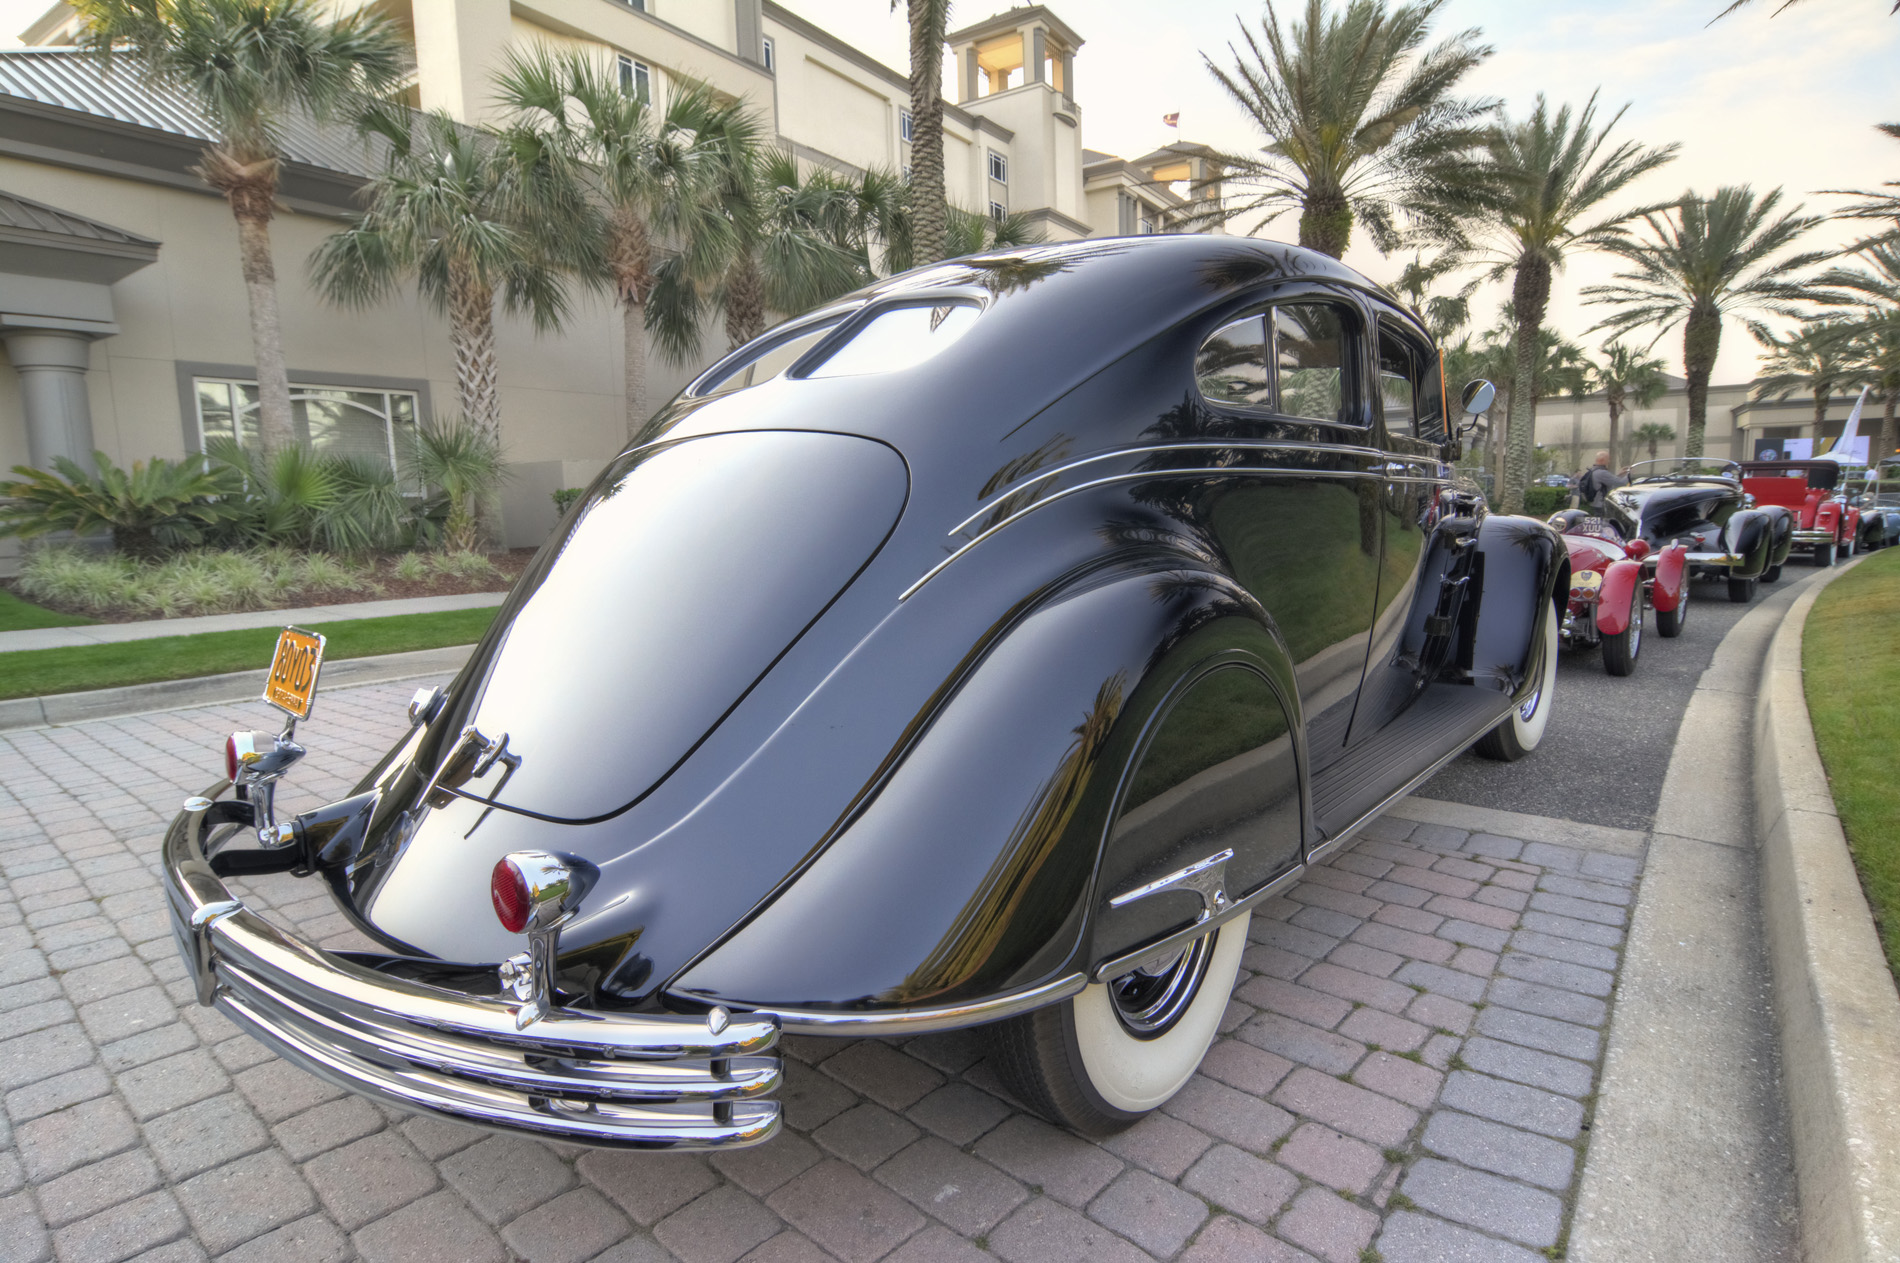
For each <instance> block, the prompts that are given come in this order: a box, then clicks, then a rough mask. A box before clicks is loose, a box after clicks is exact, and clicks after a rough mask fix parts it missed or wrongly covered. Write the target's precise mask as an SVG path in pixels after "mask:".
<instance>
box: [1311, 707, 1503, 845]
mask: <svg viewBox="0 0 1900 1263" xmlns="http://www.w3.org/2000/svg"><path fill="white" fill-rule="evenodd" d="M1510 706H1511V702H1510V698H1509V697H1508V696H1506V695H1505V694H1503V693H1498V692H1493V691H1492V690H1490V689H1484V688H1477V687H1473V686H1471V685H1455V684H1434V685H1432V686H1431V687H1430V688H1428V689H1426V690H1425V692H1424V693H1423V694H1421V695H1420V697H1419V699H1418V700H1417V701H1416V702H1414V703H1412V705H1411V706H1410V707H1408V708H1407V709H1406V711H1405V713H1404V714H1402V715H1400V716H1399V717H1398V718H1397V719H1394V720H1393V721H1392V722H1391V723H1389V724H1387V725H1386V726H1385V727H1383V728H1381V729H1379V731H1377V732H1375V733H1373V734H1372V735H1371V736H1370V737H1367V738H1366V739H1365V740H1364V741H1361V742H1359V743H1358V744H1357V745H1354V746H1350V747H1348V748H1347V750H1346V752H1345V753H1344V754H1343V755H1341V756H1340V757H1339V758H1337V759H1335V760H1334V761H1333V762H1332V763H1330V764H1329V765H1327V766H1326V767H1325V768H1322V769H1320V770H1318V771H1317V772H1316V773H1315V774H1314V777H1313V822H1314V824H1315V825H1316V826H1317V827H1318V829H1319V831H1320V833H1321V834H1323V835H1324V836H1325V837H1326V838H1328V839H1329V840H1331V839H1336V838H1339V837H1342V836H1344V834H1345V833H1346V832H1347V831H1348V830H1349V829H1356V828H1358V827H1359V826H1360V825H1361V824H1363V823H1364V822H1365V821H1366V820H1368V819H1370V818H1371V817H1373V816H1375V815H1377V814H1378V812H1379V811H1380V810H1381V809H1382V808H1383V807H1384V806H1385V805H1386V804H1387V803H1389V802H1391V801H1392V800H1393V799H1394V798H1396V797H1398V796H1400V795H1402V794H1404V793H1406V792H1408V791H1409V790H1410V788H1411V787H1412V786H1414V785H1417V784H1419V783H1421V782H1422V781H1423V780H1424V779H1425V778H1426V777H1428V776H1429V775H1430V774H1431V773H1432V772H1435V771H1437V770H1438V768H1440V767H1442V766H1443V765H1444V764H1445V763H1448V762H1450V761H1451V760H1452V759H1453V758H1456V757H1457V756H1458V755H1460V754H1462V753H1464V750H1465V748H1466V747H1467V746H1469V745H1470V744H1471V743H1472V742H1473V741H1476V740H1477V739H1478V738H1479V737H1481V736H1483V735H1484V734H1485V733H1486V732H1489V731H1490V730H1491V729H1492V728H1494V727H1496V726H1497V725H1498V724H1499V723H1500V722H1501V721H1502V720H1503V719H1504V718H1505V716H1507V715H1509V714H1510ZM1447 749H1449V750H1450V751H1451V753H1450V754H1446V753H1445V751H1446V750H1447ZM1394 785H1403V786H1405V788H1404V789H1401V790H1399V791H1398V793H1394V792H1393V788H1392V787H1393V786H1394Z"/></svg>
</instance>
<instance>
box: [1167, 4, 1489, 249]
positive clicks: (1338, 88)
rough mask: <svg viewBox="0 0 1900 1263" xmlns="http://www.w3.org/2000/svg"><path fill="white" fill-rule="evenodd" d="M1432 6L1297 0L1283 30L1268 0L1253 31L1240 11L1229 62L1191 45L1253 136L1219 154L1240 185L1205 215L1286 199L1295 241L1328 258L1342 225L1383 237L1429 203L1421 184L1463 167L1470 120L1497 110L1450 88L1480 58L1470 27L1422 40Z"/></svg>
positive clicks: (1384, 242)
mask: <svg viewBox="0 0 1900 1263" xmlns="http://www.w3.org/2000/svg"><path fill="white" fill-rule="evenodd" d="M1444 3H1445V0H1419V2H1418V3H1411V4H1401V5H1399V6H1398V7H1397V8H1395V9H1390V10H1388V9H1387V8H1386V4H1385V0H1348V2H1347V4H1346V7H1345V9H1344V11H1343V12H1333V13H1328V12H1327V10H1326V5H1325V4H1324V2H1323V0H1307V2H1306V10H1305V13H1304V16H1303V17H1301V18H1299V19H1297V20H1295V21H1294V22H1292V23H1291V25H1290V26H1289V27H1288V28H1287V29H1286V30H1284V31H1283V30H1282V29H1281V23H1280V17H1279V14H1278V13H1277V12H1276V11H1275V10H1274V7H1273V3H1272V0H1267V13H1266V20H1265V21H1263V22H1262V23H1261V24H1260V25H1261V30H1260V35H1259V36H1256V35H1255V34H1254V32H1252V31H1251V30H1249V29H1247V26H1246V23H1245V22H1242V23H1241V29H1240V33H1241V38H1242V39H1243V40H1244V41H1245V42H1246V51H1245V52H1244V53H1243V52H1242V51H1241V50H1240V49H1238V48H1236V47H1234V46H1233V45H1232V44H1229V45H1228V51H1229V52H1230V53H1232V54H1233V60H1234V66H1233V69H1232V70H1231V71H1229V70H1223V69H1222V68H1221V67H1220V66H1219V65H1217V64H1215V62H1214V59H1213V58H1211V57H1209V56H1207V55H1206V54H1205V53H1203V54H1202V55H1201V60H1202V61H1204V62H1206V63H1207V68H1208V70H1209V71H1211V72H1212V73H1213V75H1214V78H1215V80H1216V81H1217V82H1219V84H1220V85H1221V87H1222V88H1224V89H1225V90H1226V91H1227V94H1228V95H1229V96H1231V97H1232V98H1233V99H1234V101H1235V102H1236V103H1237V104H1238V105H1239V106H1240V108H1241V109H1242V110H1243V111H1245V112H1246V114H1247V115H1248V117H1249V118H1250V119H1251V120H1252V122H1253V125H1254V127H1255V128H1256V129H1258V131H1259V132H1260V133H1261V135H1262V136H1263V137H1265V139H1266V145H1265V148H1264V149H1263V150H1261V151H1259V152H1258V153H1239V154H1224V155H1222V156H1221V159H1220V161H1221V163H1222V165H1223V166H1224V168H1225V175H1224V177H1223V178H1224V180H1225V182H1226V184H1227V186H1228V187H1237V188H1241V189H1248V190H1251V192H1248V193H1243V194H1242V195H1241V197H1240V198H1239V200H1238V201H1237V202H1235V203H1231V204H1230V205H1228V206H1226V207H1223V208H1218V209H1217V211H1216V212H1215V214H1216V215H1217V217H1218V218H1220V219H1223V220H1231V219H1235V218H1238V217H1241V216H1248V215H1254V214H1260V213H1263V212H1264V213H1265V214H1266V215H1267V216H1268V217H1269V218H1272V217H1276V216H1278V215H1279V214H1281V213H1282V212H1284V211H1287V210H1290V209H1292V208H1293V207H1295V206H1297V207H1299V210H1300V238H1299V240H1300V244H1301V245H1302V246H1305V247H1307V248H1308V249H1311V250H1318V251H1320V252H1321V253H1323V254H1329V255H1331V256H1332V257H1334V258H1339V257H1340V256H1342V255H1343V254H1345V252H1346V246H1347V245H1348V244H1349V243H1350V242H1351V240H1352V230H1353V226H1354V224H1355V223H1363V224H1364V225H1365V226H1366V228H1367V229H1368V230H1369V231H1370V232H1371V233H1372V237H1373V240H1374V242H1375V243H1377V244H1378V246H1379V247H1380V249H1382V250H1386V249H1391V248H1392V247H1394V246H1396V245H1397V244H1398V228H1397V225H1396V224H1395V222H1394V220H1395V218H1396V215H1397V213H1398V212H1399V211H1400V210H1401V209H1404V210H1405V211H1406V212H1407V213H1408V214H1412V215H1424V214H1429V212H1430V208H1431V207H1432V206H1434V205H1435V204H1436V200H1435V199H1433V198H1430V197H1427V196H1426V195H1425V194H1426V192H1427V190H1428V189H1429V188H1431V187H1433V186H1435V185H1438V184H1446V183H1448V184H1451V185H1454V186H1456V185H1458V184H1460V183H1461V182H1463V181H1464V180H1465V179H1466V178H1467V176H1468V174H1469V171H1468V168H1469V165H1470V163H1469V153H1470V150H1471V149H1472V147H1473V146H1474V145H1476V144H1477V143H1478V140H1479V137H1480V130H1479V122H1480V120H1481V119H1482V118H1483V117H1484V116H1485V115H1486V114H1489V113H1490V112H1491V111H1492V110H1494V109H1495V108H1496V103H1495V102H1494V101H1490V100H1468V99H1465V98H1461V97H1455V96H1453V95H1452V90H1453V89H1454V88H1455V87H1456V86H1457V85H1458V81H1459V80H1460V79H1462V78H1464V76H1465V74H1466V73H1467V72H1468V71H1470V70H1471V69H1472V68H1473V67H1474V66H1476V65H1478V63H1480V62H1482V61H1483V60H1484V59H1485V58H1487V57H1489V56H1490V55H1491V52H1492V50H1491V47H1490V46H1489V45H1488V44H1480V43H1478V42H1477V41H1478V35H1479V33H1478V31H1477V30H1476V29H1475V28H1473V29H1471V30H1467V31H1461V32H1459V33H1458V34H1456V35H1453V36H1451V37H1449V38H1448V39H1445V40H1443V41H1441V42H1440V43H1438V44H1436V45H1434V46H1432V47H1431V48H1429V49H1427V48H1426V47H1425V37H1426V34H1427V31H1428V29H1429V27H1430V25H1431V21H1432V18H1433V17H1435V16H1436V15H1437V13H1438V10H1439V9H1440V8H1442V7H1443V6H1444ZM1256 231H1257V229H1256Z"/></svg>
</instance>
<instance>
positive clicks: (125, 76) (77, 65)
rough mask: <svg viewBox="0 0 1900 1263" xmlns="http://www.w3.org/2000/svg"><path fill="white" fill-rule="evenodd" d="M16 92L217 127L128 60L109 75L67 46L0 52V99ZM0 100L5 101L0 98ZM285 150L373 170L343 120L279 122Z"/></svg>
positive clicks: (141, 117)
mask: <svg viewBox="0 0 1900 1263" xmlns="http://www.w3.org/2000/svg"><path fill="white" fill-rule="evenodd" d="M4 97H18V98H21V99H23V100H27V101H34V102H37V103H39V104H41V105H49V106H53V107H56V108H58V109H64V110H73V111H76V112H78V113H82V114H88V115H91V116H92V117H94V118H107V119H112V120H114V121H116V122H120V123H128V124H130V125H132V126H134V127H147V128H151V129H153V130H154V131H161V132H168V133H170V134H171V135H174V136H184V137H188V138H190V139H193V140H200V141H204V142H206V143H207V144H208V143H210V141H211V139H212V137H213V135H214V134H215V131H216V129H215V128H214V127H213V126H212V124H211V121H210V119H209V118H208V117H207V116H206V115H205V113H204V111H202V110H200V109H199V108H198V107H197V105H196V104H194V103H193V102H192V101H190V100H189V99H187V98H186V97H185V96H184V94H182V93H180V92H178V91H176V90H174V89H171V88H166V87H163V86H159V85H155V84H149V83H147V82H146V81H145V80H143V79H142V78H140V77H139V75H138V74H137V73H136V71H135V70H134V69H133V68H132V66H131V65H129V64H126V65H123V66H121V67H119V68H117V69H115V70H114V71H113V72H112V73H111V74H106V73H105V72H104V71H103V69H102V68H101V66H100V64H99V63H98V62H97V61H95V60H94V59H93V58H92V57H90V56H88V55H87V54H85V53H82V52H78V51H75V50H72V49H52V48H31V49H9V50H6V51H4V52H0V98H4ZM0 104H5V102H4V100H0ZM283 151H284V157H286V158H288V159H289V160H290V161H292V162H299V163H303V164H305V165H308V166H312V167H321V168H324V169H326V170H330V171H337V172H341V173H343V174H346V175H353V176H358V177H364V178H366V177H368V176H370V175H371V174H372V172H373V165H372V163H371V161H370V157H369V147H368V145H367V143H366V142H365V141H364V140H362V138H360V137H358V136H357V135H356V134H355V132H353V131H352V130H350V129H349V128H347V127H339V126H336V125H325V124H321V123H318V122H316V121H315V120H313V119H311V118H310V117H308V116H307V115H299V116H293V117H291V118H288V119H286V120H285V121H284V126H283Z"/></svg>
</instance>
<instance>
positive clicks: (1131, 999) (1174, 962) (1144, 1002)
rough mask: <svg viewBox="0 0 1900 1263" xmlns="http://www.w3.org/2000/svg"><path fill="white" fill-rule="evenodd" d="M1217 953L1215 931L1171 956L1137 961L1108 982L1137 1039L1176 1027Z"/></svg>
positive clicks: (1118, 1012) (1126, 1024) (1111, 996)
mask: <svg viewBox="0 0 1900 1263" xmlns="http://www.w3.org/2000/svg"><path fill="white" fill-rule="evenodd" d="M1213 955H1214V935H1212V934H1205V935H1202V936H1201V937H1200V938H1198V939H1195V940H1194V942H1192V943H1190V944H1189V945H1188V946H1186V947H1184V948H1182V949H1181V950H1180V951H1178V952H1175V953H1173V954H1172V955H1169V956H1162V957H1159V958H1157V959H1155V960H1151V961H1148V962H1146V963H1145V964H1141V965H1137V966H1136V967H1135V968H1134V969H1132V970H1130V971H1129V972H1128V973H1125V974H1123V975H1122V976H1121V977H1119V978H1116V979H1114V980H1113V981H1111V982H1110V983H1109V984H1108V995H1109V999H1110V1001H1111V1002H1112V1003H1113V1005H1114V1008H1115V1016H1116V1018H1117V1019H1119V1020H1120V1022H1121V1024H1122V1026H1123V1028H1124V1029H1125V1030H1127V1031H1128V1033H1129V1034H1131V1035H1133V1036H1134V1037H1135V1038H1136V1039H1158V1038H1160V1037H1161V1036H1163V1035H1165V1034H1167V1033H1168V1031H1170V1030H1171V1029H1173V1027H1174V1024H1175V1023H1176V1022H1179V1021H1180V1020H1181V1017H1182V1015H1183V1014H1185V1013H1186V1012H1187V1011H1188V1006H1189V1005H1191V1004H1193V1003H1194V997H1195V996H1196V995H1198V994H1200V990H1201V980H1202V979H1204V978H1205V977H1206V976H1207V966H1208V962H1209V961H1210V960H1211V959H1212V958H1213Z"/></svg>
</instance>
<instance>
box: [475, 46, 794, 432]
mask: <svg viewBox="0 0 1900 1263" xmlns="http://www.w3.org/2000/svg"><path fill="white" fill-rule="evenodd" d="M496 94H497V96H498V98H499V99H500V101H501V103H502V104H503V105H504V106H505V107H506V108H508V109H509V110H510V111H511V112H512V114H513V116H514V120H515V124H516V126H517V127H518V128H520V129H523V130H525V131H526V132H530V133H533V134H535V135H538V136H541V137H542V138H544V139H545V140H546V141H547V143H548V144H549V146H550V148H551V149H552V150H553V151H555V152H559V153H563V154H566V155H568V157H569V161H568V162H567V163H564V164H563V166H562V169H563V170H566V171H568V172H569V173H570V174H571V175H572V176H573V178H575V179H577V180H578V181H580V183H581V185H582V189H583V196H585V198H586V199H587V200H588V201H589V202H590V203H591V204H592V207H593V214H592V216H591V223H592V224H593V225H594V231H593V232H592V233H591V234H590V236H591V237H592V240H591V241H589V242H587V243H585V244H586V245H587V247H588V248H589V249H590V251H591V253H592V254H593V255H594V257H595V260H596V264H595V265H596V266H597V267H598V268H599V269H600V271H601V273H602V274H603V275H604V276H605V277H606V279H607V281H608V283H609V284H610V285H611V286H612V287H613V292H614V295H615V297H616V299H617V300H618V302H619V304H620V316H621V335H622V340H623V343H624V345H625V374H626V403H627V434H628V436H629V437H630V438H631V437H633V436H635V435H637V434H639V432H640V429H641V427H642V426H643V425H644V424H645V422H646V419H647V415H648V413H649V412H650V411H651V408H650V407H649V405H648V402H647V359H648V355H647V347H648V340H649V339H652V340H654V341H657V342H658V344H659V347H660V350H661V353H662V354H664V355H666V356H667V357H668V358H669V359H672V360H676V361H678V360H684V359H686V358H688V357H690V356H691V355H692V354H693V353H694V352H695V351H697V350H698V349H699V335H700V327H701V320H700V317H701V314H702V308H701V307H700V305H699V301H698V299H699V292H700V288H699V287H700V286H702V285H708V284H711V283H713V282H715V281H717V280H718V278H720V277H721V276H723V275H724V274H725V272H726V269H727V267H728V266H729V265H730V263H731V261H732V259H733V255H734V250H735V247H736V243H737V240H738V236H737V232H736V229H735V226H734V223H733V219H732V216H731V215H730V213H729V209H730V208H729V206H728V205H727V203H726V199H725V198H724V197H723V196H722V193H724V192H725V191H726V190H727V189H728V188H729V186H730V182H731V172H732V170H733V168H734V166H735V165H736V164H738V163H739V162H741V161H743V160H744V159H742V158H741V157H740V155H742V154H743V153H744V151H745V150H747V149H749V148H750V147H751V146H752V145H753V144H754V143H755V140H756V136H757V131H758V127H757V124H756V123H755V122H754V121H753V119H752V118H751V116H750V115H749V114H748V113H747V112H746V108H745V105H744V103H743V102H742V101H722V100H720V99H719V98H718V97H717V96H715V95H714V94H713V92H712V91H711V90H710V89H709V88H707V87H705V86H704V85H701V84H696V83H691V82H687V81H679V80H676V81H675V82H674V85H673V90H672V92H671V93H670V94H669V95H668V99H667V101H666V104H665V106H664V107H661V106H657V105H655V104H653V103H652V102H650V101H648V100H647V98H646V97H645V96H642V95H640V94H637V93H633V92H629V91H627V90H625V89H623V88H622V87H621V86H620V81H619V76H618V72H617V69H616V68H615V67H613V66H610V65H608V64H607V63H606V62H605V61H603V60H599V59H596V58H594V57H592V56H590V55H589V54H587V53H586V52H583V51H580V50H578V49H576V50H568V51H556V50H553V49H549V48H547V47H545V46H537V47H536V48H534V49H533V50H532V51H529V52H527V53H521V52H515V51H511V52H510V53H509V54H508V57H507V60H506V63H505V65H504V67H503V70H502V73H501V75H500V77H499V79H498V80H497V82H496ZM656 290H657V291H659V299H660V301H652V300H653V299H654V298H655V294H656Z"/></svg>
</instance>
